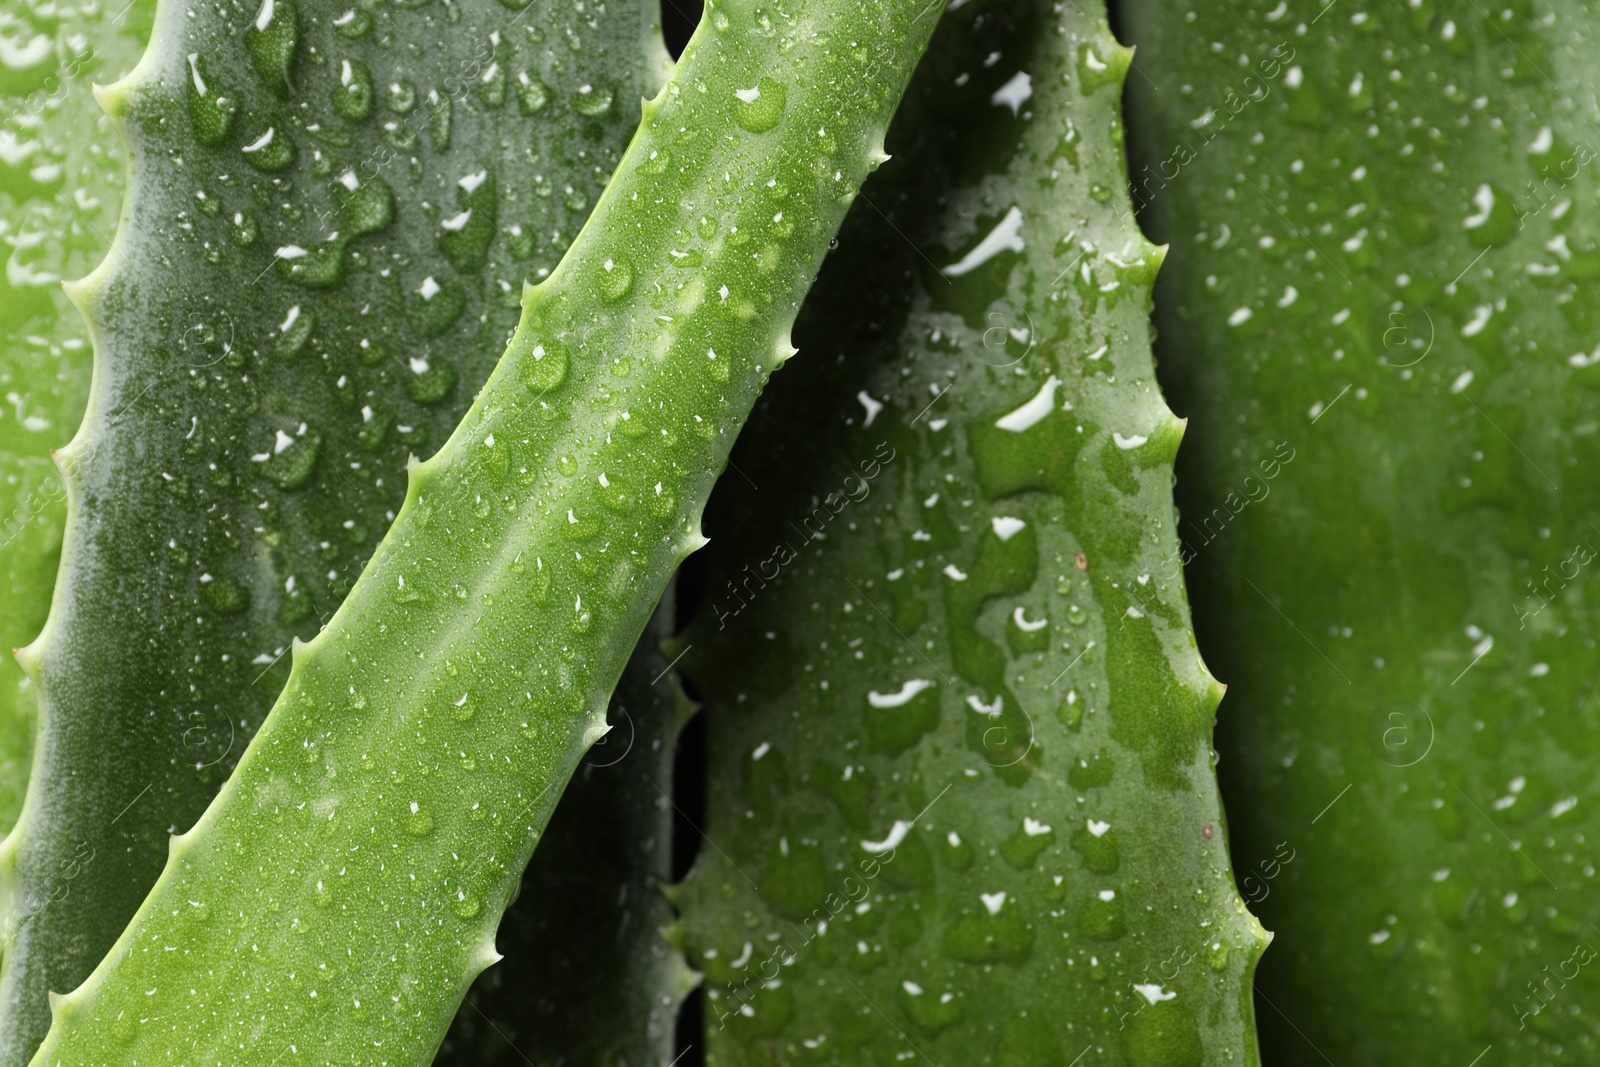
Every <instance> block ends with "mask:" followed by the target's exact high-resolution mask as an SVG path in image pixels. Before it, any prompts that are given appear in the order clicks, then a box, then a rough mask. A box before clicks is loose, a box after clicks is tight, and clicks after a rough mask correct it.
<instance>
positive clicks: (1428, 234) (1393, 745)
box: [1128, 0, 1600, 1065]
mask: <svg viewBox="0 0 1600 1067" xmlns="http://www.w3.org/2000/svg"><path fill="white" fill-rule="evenodd" d="M1318 7H1319V6H1318V5H1314V4H1302V5H1295V4H1290V5H1289V6H1288V8H1283V7H1278V8H1270V7H1267V6H1266V5H1248V4H1239V3H1231V2H1229V3H1218V4H1199V3H1193V4H1191V3H1187V2H1181V0H1180V2H1170V3H1162V4H1152V3H1144V2H1135V3H1132V4H1130V5H1129V8H1128V27H1129V31H1130V34H1131V36H1132V38H1133V40H1134V41H1136V42H1137V43H1138V46H1139V57H1140V66H1141V68H1142V69H1144V70H1145V71H1146V72H1147V73H1148V75H1149V77H1150V82H1151V83H1153V84H1154V85H1155V86H1159V87H1160V88H1159V90H1157V89H1154V88H1152V87H1151V84H1150V83H1145V82H1143V81H1142V80H1140V81H1139V82H1138V83H1137V88H1138V90H1139V92H1138V94H1137V95H1136V96H1135V97H1134V99H1133V100H1132V102H1131V105H1130V114H1131V115H1132V116H1133V117H1134V124H1135V127H1136V128H1137V129H1139V131H1140V134H1139V155H1140V156H1141V159H1142V162H1143V163H1145V164H1148V165H1149V167H1150V170H1149V171H1148V174H1149V175H1152V176H1154V178H1153V180H1151V181H1150V184H1149V185H1148V193H1147V198H1148V216H1149V219H1150V220H1151V224H1152V226H1153V228H1154V230H1155V231H1156V232H1157V233H1159V234H1161V235H1162V236H1164V237H1167V238H1169V239H1170V240H1171V241H1172V242H1173V250H1174V251H1173V256H1172V258H1171V260H1170V261H1169V264H1168V269H1167V270H1166V271H1164V272H1163V275H1162V278H1163V283H1162V284H1163V285H1164V286H1165V288H1164V289H1160V290H1159V291H1158V293H1157V301H1156V307H1157V311H1158V312H1159V321H1160V322H1161V325H1162V337H1163V341H1164V344H1165V355H1164V357H1163V365H1164V366H1170V368H1171V369H1172V372H1173V374H1172V388H1173V392H1174V395H1175V397H1176V398H1177V400H1176V406H1177V407H1178V409H1179V410H1183V411H1187V412H1189V413H1191V418H1192V420H1193V426H1194V429H1195V430H1196V431H1197V432H1196V437H1197V438H1198V439H1199V440H1200V441H1203V442H1204V444H1203V445H1201V446H1199V447H1197V448H1196V449H1195V450H1194V451H1193V453H1192V464H1191V466H1190V467H1189V468H1187V469H1186V470H1185V471H1184V472H1183V476H1182V478H1180V482H1179V486H1180V490H1181V492H1182V497H1181V502H1182V504H1183V506H1184V507H1183V511H1184V516H1185V518H1184V522H1183V524H1182V527H1181V533H1182V535H1183V539H1184V542H1185V545H1186V550H1185V555H1186V556H1191V557H1192V559H1193V561H1192V563H1191V565H1190V572H1191V575H1192V576H1193V580H1194V583H1195V586H1194V588H1195V602H1196V603H1197V604H1198V605H1203V610H1202V612H1201V614H1200V617H1199V622H1200V625H1201V630H1200V632H1201V636H1202V639H1203V640H1202V647H1204V648H1205V649H1206V650H1207V654H1208V657H1209V658H1210V659H1211V661H1212V662H1213V663H1215V664H1216V665H1217V668H1218V674H1219V676H1220V677H1223V678H1226V679H1227V680H1228V681H1229V682H1230V683H1231V685H1232V688H1231V689H1230V691H1229V694H1228V696H1229V700H1228V703H1227V706H1226V707H1225V708H1224V714H1223V716H1222V721H1223V723H1224V724H1225V729H1224V731H1223V732H1222V734H1221V735H1220V736H1219V748H1220V749H1221V750H1222V752H1223V756H1224V758H1223V762H1222V768H1223V781H1224V784H1225V786H1226V787H1227V789H1228V801H1229V804H1228V807H1229V810H1230V811H1231V812H1233V813H1234V816H1235V818H1234V823H1235V827H1236V830H1237V837H1236V840H1235V852H1234V858H1235V861H1236V863H1237V864H1238V868H1237V869H1238V870H1239V871H1240V872H1241V875H1243V876H1245V877H1244V879H1243V880H1242V884H1243V886H1244V887H1245V889H1246V896H1247V897H1250V898H1252V899H1258V900H1259V905H1258V907H1259V909H1260V912H1261V915H1262V920H1263V922H1264V923H1265V924H1266V925H1267V926H1268V927H1269V928H1271V929H1273V930H1274V931H1275V932H1276V934H1277V936H1278V939H1279V945H1278V947H1277V948H1276V949H1275V950H1274V951H1273V952H1272V953H1269V954H1268V956H1267V962H1266V964H1265V965H1264V967H1263V970H1262V972H1261V977H1260V980H1259V981H1258V983H1257V986H1258V995H1259V997H1260V998H1261V1000H1262V1001H1263V1007H1262V1009H1261V1014H1262V1045H1263V1052H1264V1054H1265V1055H1267V1056H1268V1057H1269V1059H1270V1058H1275V1059H1276V1060H1277V1062H1285V1063H1305V1062H1320V1061H1321V1057H1326V1058H1328V1059H1330V1060H1331V1061H1333V1062H1335V1063H1340V1064H1346V1063H1366V1064H1378V1065H1382V1064H1410V1063H1419V1062H1437V1063H1455V1062H1459V1063H1462V1064H1467V1063H1471V1062H1472V1061H1473V1060H1474V1059H1475V1058H1478V1057H1483V1058H1482V1061H1481V1062H1482V1064H1484V1065H1487V1064H1491V1063H1554V1062H1569V1061H1570V1062H1589V1061H1592V1060H1593V1059H1594V1058H1595V1056H1596V1051H1595V1050H1596V1048H1597V1047H1600V1030H1597V1028H1596V1020H1595V1015H1594V1012H1593V1011H1592V1007H1593V1000H1592V996H1590V995H1589V994H1586V993H1585V992H1584V991H1583V986H1582V985H1581V984H1580V982H1581V981H1584V979H1580V980H1579V982H1574V981H1573V980H1572V979H1573V977H1574V975H1575V973H1576V972H1577V971H1578V970H1580V969H1582V963H1583V959H1584V957H1585V956H1586V955H1587V956H1589V957H1591V958H1592V948H1590V949H1586V948H1584V947H1583V946H1594V945H1596V944H1600V934H1597V933H1596V931H1595V929H1594V928H1593V927H1592V926H1591V925H1590V924H1592V923H1595V922H1600V905H1597V903H1596V897H1595V894H1594V873H1593V866H1592V863H1591V861H1590V859H1589V854H1590V847H1591V846H1590V845H1589V844H1588V843H1587V842H1591V841H1592V840H1593V838H1594V836H1595V835H1596V833H1597V832H1600V811H1597V810H1596V809H1595V807H1594V805H1593V803H1592V800H1591V798H1592V797H1593V796H1594V789H1595V783H1596V771H1595V767H1594V759H1593V747H1594V746H1593V741H1592V738H1593V735H1594V729H1595V726H1596V711H1595V704H1594V699H1593V697H1592V695H1591V694H1590V689H1591V686H1592V675H1593V668H1594V663H1595V659H1594V653H1593V650H1592V648H1591V642H1592V634H1593V630H1594V622H1593V618H1594V611H1593V607H1592V605H1593V598H1592V596H1591V594H1590V592H1588V583H1589V582H1590V581H1592V576H1591V574H1590V573H1589V569H1588V566H1587V563H1586V560H1588V559H1591V558H1592V557H1593V554H1594V547H1595V546H1596V545H1600V534H1597V533H1596V531H1595V529H1594V527H1592V526H1591V525H1590V523H1591V522H1600V499H1597V497H1596V490H1595V485H1596V480H1595V478H1594V477H1593V475H1592V472H1594V471H1595V470H1596V462H1597V460H1600V452H1597V448H1596V442H1595V438H1594V435H1593V429H1594V426H1595V418H1596V415H1597V412H1600V404H1597V400H1596V395H1595V392H1594V390H1595V386H1596V384H1597V382H1600V379H1597V378H1596V377H1595V375H1596V373H1597V371H1596V370H1595V369H1593V368H1592V367H1591V366H1590V364H1591V363H1593V362H1594V360H1593V358H1592V356H1591V355H1590V353H1592V352H1593V351H1594V350H1595V346H1596V342H1597V341H1600V321H1596V319H1595V307H1596V305H1595V302H1594V299H1593V291H1594V285H1593V278H1594V276H1595V266H1596V265H1597V264H1600V245H1597V237H1600V227H1597V225H1596V216H1595V214H1594V209H1593V206H1592V204H1593V191H1594V188H1595V176H1594V168H1593V166H1592V162H1593V159H1594V152H1593V148H1594V146H1595V143H1596V142H1595V135H1596V131H1595V127H1594V125H1593V123H1594V121H1595V118H1596V115H1595V110H1594V101H1593V91H1594V85H1595V77H1594V65H1593V62H1592V57H1593V53H1594V48H1595V44H1596V40H1597V37H1600V22H1597V21H1596V19H1595V17H1594V14H1593V12H1592V10H1590V9H1588V8H1584V7H1582V6H1580V5H1574V4H1565V3H1546V2H1537V3H1520V2H1519V3H1510V4H1496V5H1494V7H1493V8H1492V9H1490V8H1487V7H1485V8H1478V7H1474V6H1473V5H1472V4H1468V3H1440V2H1436V0H1426V2H1423V3H1420V4H1415V5H1410V4H1408V5H1404V6H1401V5H1392V6H1389V7H1382V8H1380V7H1376V6H1369V5H1356V6H1351V7H1344V6H1342V5H1341V6H1340V7H1335V8H1332V9H1331V10H1329V11H1328V12H1327V13H1326V14H1325V15H1323V16H1322V17H1321V18H1320V19H1319V18H1317V15H1318ZM1486 15H1492V17H1489V18H1486V17H1485V16H1486ZM1246 76H1249V77H1250V79H1251V80H1250V82H1249V83H1248V84H1246V83H1245V81H1244V79H1245V78H1246ZM1251 94H1253V96H1254V97H1255V99H1251ZM1208 115H1209V119H1208V121H1206V122H1203V123H1202V122H1200V121H1199V120H1200V119H1201V118H1203V117H1206V116H1208ZM1180 146H1187V154H1188V155H1189V156H1190V159H1189V160H1187V161H1186V162H1184V163H1183V164H1182V165H1181V166H1178V167H1177V168H1176V171H1177V173H1176V175H1175V176H1173V174H1172V172H1173V169H1174V167H1173V166H1172V165H1171V164H1169V165H1168V167H1167V172H1166V175H1165V176H1163V174H1162V170H1161V164H1162V161H1166V160H1173V159H1175V158H1176V157H1177V155H1178V154H1179V153H1180V152H1182V151H1183V149H1181V148H1180ZM1146 173H1147V172H1145V171H1144V170H1143V169H1142V168H1136V169H1135V172H1134V186H1135V188H1140V187H1141V186H1142V184H1143V180H1144V178H1145V176H1146ZM1280 449H1281V452H1280ZM1247 501H1248V502H1247ZM1544 583H1548V584H1544ZM1286 860H1287V862H1284V861H1286ZM1273 875H1276V877H1275V878H1273V877H1272V876H1273ZM1575 954H1576V958H1575ZM1356 1021H1359V1025H1355V1024H1354V1023H1355V1022H1356ZM1491 1045H1492V1046H1493V1051H1487V1050H1488V1049H1489V1047H1490V1046H1491ZM1319 1051H1320V1054H1321V1056H1319V1055H1318V1052H1319Z"/></svg>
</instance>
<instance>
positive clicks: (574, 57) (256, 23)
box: [0, 0, 663, 1064]
mask: <svg viewBox="0 0 1600 1067" xmlns="http://www.w3.org/2000/svg"><path fill="white" fill-rule="evenodd" d="M655 26H656V11H655V8H654V5H653V4H650V3H647V2H645V0H625V2H621V3H615V4H611V5H608V7H607V8H606V9H605V10H604V11H593V12H591V11H587V10H585V11H580V10H578V9H576V8H574V7H572V6H571V5H538V6H536V7H523V8H508V7H507V6H505V5H503V4H499V3H493V2H490V0H470V2H467V3H460V4H449V5H439V4H429V3H421V4H417V3H406V4H395V5H383V6H376V7H375V6H371V5H365V4H355V3H352V4H349V5H345V4H342V3H337V4H336V3H331V2H326V0H319V2H314V3H313V2H306V0H239V2H230V3H226V4H221V5H205V6H203V7H201V8H190V7H187V6H185V5H183V4H179V3H173V4H170V5H161V6H160V7H159V9H158V11H157V20H156V27H155V31H154V34H153V36H152V44H151V47H150V49H149V50H148V51H147V52H146V54H145V57H144V59H143V61H142V62H141V64H140V66H139V67H138V69H137V71H136V72H135V73H134V74H133V75H132V76H131V77H130V78H129V79H128V80H127V81H125V82H123V83H121V84H120V86H119V87H118V88H116V89H113V90H111V91H109V92H108V93H107V94H106V96H105V99H106V102H107V104H108V106H109V108H110V109H111V110H112V111H113V112H115V114H116V116H117V122H118V124H119V125H120V127H121V128H122V131H123V134H124V136H125V137H126V138H127V140H128V142H129V144H130V147H131V151H132V156H133V159H134V161H135V163H134V169H133V176H132V181H131V185H130V192H129V195H128V198H127V204H126V207H125V210H124V215H123V220H122V228H121V230H120V234H121V236H119V238H118V239H117V241H116V245H115V248H114V250H113V251H112V253H111V254H110V256H109V258H108V259H107V261H106V262H105V263H104V264H103V265H102V266H101V267H100V268H99V269H98V270H97V271H96V272H95V273H94V274H93V275H92V276H91V277H90V279H89V280H88V281H86V282H85V283H83V284H81V285H80V286H78V287H77V290H76V299H77V301H78V303H79V304H80V306H81V307H82V308H83V309H84V311H85V314H86V317H87V318H88V319H89V321H90V323H91V328H92V333H93V334H94V336H95V342H96V349H97V350H96V367H95V380H94V387H93V393H92V396H91V398H90V400H89V405H88V414H87V416H86V418H85V421H84V424H83V427H82V429H81V430H80V432H79V434H78V436H77V438H76V439H75V440H74V442H73V444H72V445H71V447H70V448H68V449H66V450H64V451H63V452H62V454H61V455H60V456H59V457H58V458H59V460H60V462H61V464H62V467H63V470H64V471H65V474H66V482H67V485H68V488H69V492H70V515H69V519H68V526H67V533H66V544H65V549H64V561H63V564H62V571H61V583H60V589H59V591H58V594H57V596H56V599H55V603H54V605H53V607H52V609H51V615H50V622H49V624H48V625H47V627H46V629H45V631H44V634H43V636H42V637H41V638H40V639H39V640H38V642H37V643H36V644H34V645H33V646H32V647H31V648H30V649H28V650H27V651H26V652H25V654H24V659H25V664H26V665H27V666H28V667H29V668H30V670H31V671H32V672H34V674H35V676H36V677H37V678H38V680H39V689H40V695H41V709H42V731H43V732H42V735H41V740H40V744H39V750H38V758H37V762H36V765H35V768H34V775H33V781H32V786H31V788H30V791H29V794H28V799H27V801H26V804H25V807H24V813H23V816H22V818H21V820H20V822H19V824H18V828H17V830H16V832H15V833H14V834H13V835H12V836H11V837H10V838H9V839H8V841H7V842H6V844H5V845H4V847H3V848H0V874H3V875H4V878H5V881H6V883H7V884H8V885H9V886H10V890H11V891H10V895H9V900H10V905H9V907H10V910H9V917H8V921H7V929H8V938H9V944H8V947H7V951H6V958H5V968H4V974H3V976H0V1063H4V1064H21V1063H24V1062H26V1061H27V1060H28V1058H29V1057H30V1056H31V1055H32V1053H33V1050H34V1048H35V1047H36V1046H37V1045H38V1042H39V1041H40V1040H41V1039H42V1038H43V1036H44V1032H45V1030H46V1028H47V1027H48V1025H49V1021H50V1016H49V1010H48V1003H47V999H46V997H47V993H49V992H55V993H65V992H69V991H70V990H72V989H73V988H75V987H76V986H77V985H78V984H79V983H80V982H81V981H82V980H83V979H84V978H86V977H87V976H88V974H89V972H90V971H91V969H92V968H93V967H94V965H95V964H96V963H98V962H99V960H100V958H101V957H102V956H103V955H104V953H105V951H106V950H107V949H109V948H110V946H111V944H112V943H113V941H114V940H115V939H116V937H117V936H118V934H119V933H120V932H121V931H122V929H123V927H124V926H125V925H126V923H127V921H128V919H129V918H131V916H132V915H133V913H134V911H135V910H136V908H137V907H138V904H139V901H140V900H142V899H143V897H144V895H145V893H146V892H147V891H148V890H149V888H150V886H151V885H152V884H153V883H154V882H155V879H156V877H157V875H158V874H159V873H160V871H161V868H162V863H163V861H164V858H165V853H166V839H167V837H168V835H169V834H170V833H171V832H174V831H176V830H182V829H184V828H186V827H188V826H190V825H192V823H193V822H194V820H195V819H196V818H198V817H199V815H200V813H201V812H202V811H203V810H204V807H205V805H206V803H207V802H208V801H209V800H210V799H211V798H212V796H213V795H214V794H215V792H216V790H217V789H218V788H219V787H220V786H221V784H222V782H223V781H224V780H225V778H226V777H227V775H228V772H229V770H230V769H231V767H232V765H233V763H234V762H235V761H236V760H237V759H238V758H239V756H240V754H241V753H242V752H243V751H244V749H245V746H246V744H247V743H248V741H249V739H250V736H251V735H252V733H253V732H254V731H255V729H256V728H257V726H258V725H259V724H260V723H261V721H262V719H263V718H264V717H265V715H266V712H267V710H268V708H269V706H270V703H271V700H272V697H273V694H274V693H275V692H277V691H278V689H279V688H281V685H282V681H283V679H284V678H285V677H286V675H287V673H288V663H287V657H286V654H287V651H288V649H289V646H290V645H291V643H292V642H293V641H294V640H296V639H301V638H309V637H311V636H312V635H314V634H315V633H316V632H317V630H318V628H319V626H320V625H321V623H322V621H323V620H325V619H326V618H327V617H328V616H329V615H330V614H331V613H332V612H333V611H334V609H335V608H337V606H338V604H339V601H340V600H341V598H342V597H343V596H344V594H345V592H346V590H347V589H348V588H349V586H350V584H351V583H352V582H353V581H354V580H355V577H356V576H357V574H359V572H360V569H361V566H362V564H363V563H364V562H365V560H366V559H367V557H368V556H369V555H370V554H371V552H372V551H373V549H374V547H375V546H376V544H377V542H378V539H379V538H380V537H381V536H382V534H383V531H384V530H385V529H386V528H387V526H388V524H389V521H390V520H391V519H392V518H393V515H394V512H395V510H396V509H398V508H399V506H400V504H401V501H402V499H403V495H404V493H405V471H404V468H405V463H406V458H407V456H408V454H410V453H412V452H425V451H426V450H429V449H431V448H434V447H437V446H438V444H439V443H440V442H442V441H443V440H444V439H445V437H446V436H447V435H448V434H449V433H450V431H451V430H452V429H453V428H454V426H455V425H456V422H457V420H458V419H459V418H460V416H461V414H462V413H463V412H464V411H465V410H466V408H467V406H468V404H469V403H470V400H471V398H472V396H473V394H474V392H475V391H476V389H477V388H478V386H479V385H480V384H481V383H482V382H483V381H484V380H485V378H486V377H487V375H488V373H489V371H490V369H491V368H492V367H493V365H494V362H495V360H496V358H497V357H498V355H499V353H500V352H501V350H502V349H503V347H504V344H505V341H506V339H507V337H508V336H509V335H510V333H511V330H512V329H513V327H514V326H515V323H516V319H517V305H518V302H519V300H520V297H521V290H522V285H523V282H524V280H525V279H533V278H538V277H542V276H543V275H544V274H546V273H548V271H549V269H550V268H552V267H554V266H555V264H556V262H557V260H558V257H559V256H560V254H561V253H562V251H563V250H564V249H565V246H566V244H567V242H568V241H570V239H571V238H572V236H573V235H574V234H575V233H576V232H577V230H578V229H579V227H580V226H581V225H582V223H583V221H584V219H585V218H586V215H587V212H588V210H589V207H590V205H591V204H592V203H593V202H594V201H595V200H596V199H597V198H598V196H599V194H600V191H601V189H602V187H603V183H604V181H605V180H606V178H607V177H608V175H609V173H610V171H611V170H612V168H613V167H614V166H615V164H616V162H617V160H618V159H619V158H620V155H621V152H622V149H623V147H624V146H625V143H626V138H627V137H628V135H629V133H630V131H631V130H632V128H633V126H634V124H635V122H636V120H637V116H638V114H639V111H638V101H639V98H640V96H641V94H642V93H643V92H645V91H646V90H653V89H654V88H655V87H656V86H657V85H659V83H660V81H659V77H658V74H659V67H660V62H661V59H662V57H663V53H661V51H660V48H659V42H658V41H655V40H652V34H653V33H654V32H655ZM510 146H515V147H514V148H513V147H510ZM275 664H276V665H277V666H275Z"/></svg>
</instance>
